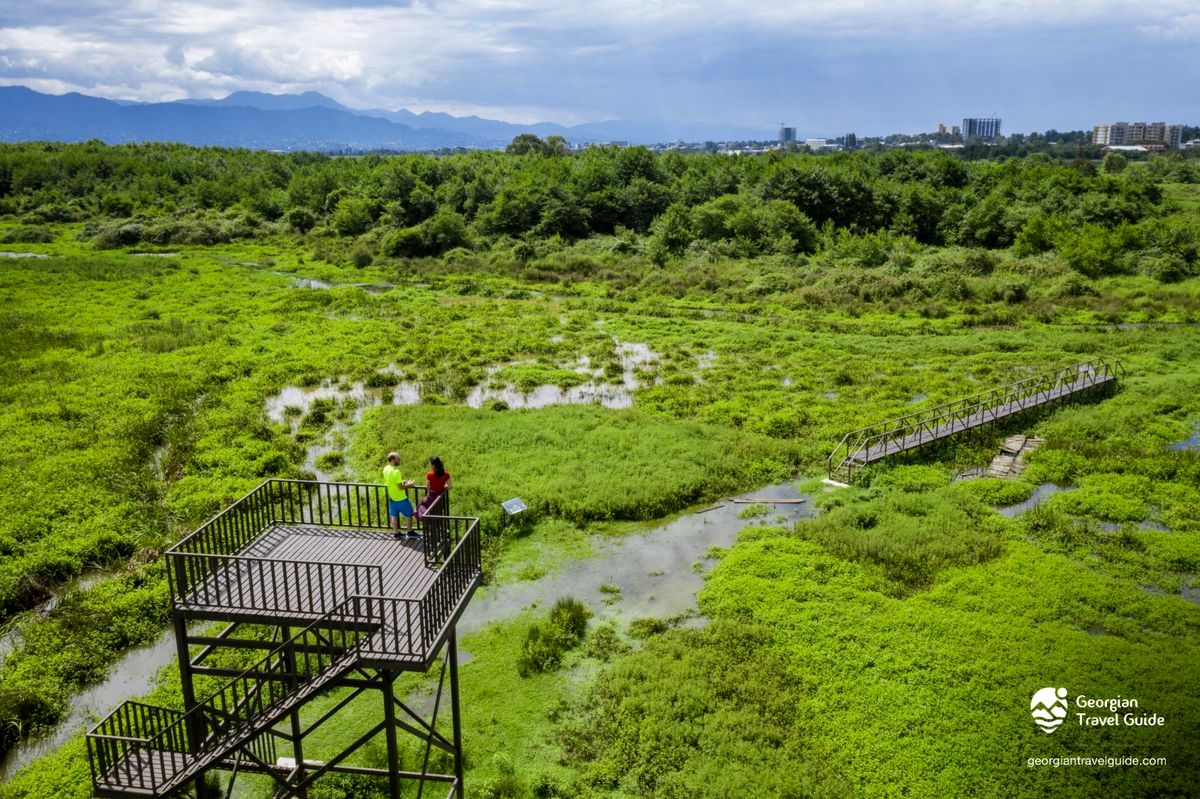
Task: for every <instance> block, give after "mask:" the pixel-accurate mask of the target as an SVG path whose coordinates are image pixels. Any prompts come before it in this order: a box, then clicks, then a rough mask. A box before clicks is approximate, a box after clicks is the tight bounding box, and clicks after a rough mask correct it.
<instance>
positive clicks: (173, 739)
mask: <svg viewBox="0 0 1200 799" xmlns="http://www.w3.org/2000/svg"><path fill="white" fill-rule="evenodd" d="M362 600H363V598H362V597H350V598H349V599H347V600H346V601H345V602H343V603H342V604H341V605H339V606H338V607H337V608H335V609H333V610H331V611H330V612H329V613H327V614H325V615H324V616H323V617H321V618H320V619H318V620H317V621H315V622H313V623H312V624H310V625H309V626H308V627H306V628H304V629H303V630H301V631H300V632H298V633H296V634H295V635H293V636H292V637H291V638H289V639H288V640H287V641H284V642H283V643H282V644H280V645H279V646H278V647H277V648H276V649H274V650H273V651H271V652H270V653H269V654H268V655H267V656H266V657H264V658H263V659H262V660H260V661H259V662H257V663H256V664H254V665H253V666H251V667H250V668H249V669H247V670H246V671H245V672H243V673H242V674H241V675H240V676H238V677H235V678H234V679H232V680H230V681H229V682H228V683H226V684H225V685H223V686H222V687H221V688H219V689H218V690H217V691H215V692H213V693H212V694H210V695H209V696H208V697H207V698H205V699H203V700H201V701H200V703H199V704H198V705H197V706H196V707H194V708H193V709H192V710H191V711H189V712H187V713H182V712H179V711H174V710H168V709H166V708H160V707H155V706H153V705H146V704H143V703H140V702H132V701H130V702H126V703H125V704H124V705H122V706H121V707H119V708H117V709H116V710H115V711H114V712H113V713H112V714H110V715H109V716H108V717H107V718H106V719H104V720H103V721H102V722H100V724H99V725H97V726H96V727H95V729H94V730H93V731H92V732H90V733H88V736H87V744H88V754H89V756H90V760H91V762H92V768H93V775H92V776H93V782H94V784H95V788H96V793H97V794H100V795H104V796H150V797H160V796H169V795H171V793H172V792H174V791H176V790H178V789H179V788H180V787H182V786H183V785H185V784H187V783H188V782H189V781H191V780H193V779H195V778H196V777H197V776H198V775H199V774H200V773H201V772H202V771H204V770H205V769H206V768H209V767H211V766H213V765H216V764H219V763H221V762H222V761H224V760H225V759H227V758H228V757H229V756H230V755H232V754H234V753H237V754H238V755H239V756H240V757H243V758H246V759H248V760H251V761H259V763H260V764H261V765H268V764H267V763H265V762H264V761H265V760H266V759H267V758H270V760H272V761H273V760H274V752H273V746H272V744H271V739H270V736H269V735H264V733H266V732H268V731H269V730H270V728H271V727H272V726H273V725H274V724H276V723H277V722H279V721H280V720H281V719H283V718H284V716H286V715H287V714H288V713H289V712H291V711H292V710H293V709H294V708H296V707H298V706H299V705H301V704H303V703H304V702H305V701H306V700H307V699H308V698H309V697H311V696H312V695H314V694H315V693H317V692H319V691H320V690H321V689H322V688H323V687H325V686H326V685H327V684H329V683H330V682H331V681H333V680H335V679H336V678H338V677H339V676H341V675H342V674H344V673H346V672H347V671H349V670H350V669H352V668H354V667H355V665H356V664H357V662H358V661H359V651H360V649H362V648H364V647H365V646H366V645H367V644H368V642H369V641H371V639H372V638H373V637H375V636H378V635H380V634H381V633H384V632H385V626H384V624H383V621H382V620H380V619H372V618H366V617H361V616H358V615H356V614H357V612H358V611H361V610H362V609H363V608H364V607H372V606H373V603H369V602H368V603H364V602H363V601H362ZM260 736H261V737H260Z"/></svg>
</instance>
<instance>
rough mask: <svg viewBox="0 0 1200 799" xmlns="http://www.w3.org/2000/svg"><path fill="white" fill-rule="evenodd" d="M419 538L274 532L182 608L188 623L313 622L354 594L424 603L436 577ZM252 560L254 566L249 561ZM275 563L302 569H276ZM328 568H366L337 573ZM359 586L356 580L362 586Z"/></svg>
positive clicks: (312, 528) (280, 528)
mask: <svg viewBox="0 0 1200 799" xmlns="http://www.w3.org/2000/svg"><path fill="white" fill-rule="evenodd" d="M422 546H423V542H422V540H421V539H420V538H402V539H398V540H397V539H394V538H392V534H391V532H390V531H375V530H353V529H338V528H330V527H322V526H319V525H310V524H304V525H296V524H273V525H271V526H270V527H269V528H267V530H266V531H265V532H264V533H263V534H262V535H261V536H260V537H259V538H257V539H255V540H254V541H253V543H251V544H250V546H248V547H246V548H245V549H243V550H241V551H240V552H239V553H238V555H237V556H236V557H235V558H229V559H227V563H226V565H225V567H224V568H222V569H220V570H218V571H217V572H216V573H215V574H213V575H212V576H210V577H208V579H206V580H204V581H203V582H202V583H199V584H197V585H195V586H194V587H193V589H192V590H190V591H188V592H187V594H185V595H184V596H182V597H179V598H178V599H177V600H176V607H175V610H176V612H177V613H181V614H183V615H185V616H187V617H189V618H213V619H234V618H238V619H242V620H246V616H248V615H250V616H255V615H266V616H270V617H271V618H272V619H276V620H277V619H278V618H279V617H280V616H281V615H286V616H288V617H289V618H292V619H294V620H295V621H296V622H303V621H311V620H312V619H315V618H317V617H318V616H320V615H321V614H322V613H324V612H325V611H327V610H329V609H330V608H333V607H336V606H337V604H338V603H339V602H341V601H342V600H343V599H345V598H346V597H347V596H350V595H353V594H371V595H375V596H386V597H395V598H398V599H419V598H420V597H421V596H423V595H424V593H425V592H426V591H427V590H428V589H429V586H430V585H431V584H432V583H433V580H434V578H435V577H436V576H437V573H438V569H437V567H430V566H427V565H426V563H425V557H424V551H423V548H422ZM251 558H252V559H253V560H250V559H251ZM272 562H288V563H289V564H291V563H295V564H299V565H297V566H295V567H288V568H283V567H279V568H275V567H273V566H272ZM320 564H325V565H328V566H347V567H361V569H367V570H369V571H370V572H372V573H376V574H377V575H378V580H377V581H376V580H371V579H370V578H369V577H367V576H366V575H364V574H363V572H362V571H361V570H360V569H346V570H336V571H330V570H327V569H321V568H319V565H320ZM356 577H357V578H358V579H357V580H356V579H355V578H356Z"/></svg>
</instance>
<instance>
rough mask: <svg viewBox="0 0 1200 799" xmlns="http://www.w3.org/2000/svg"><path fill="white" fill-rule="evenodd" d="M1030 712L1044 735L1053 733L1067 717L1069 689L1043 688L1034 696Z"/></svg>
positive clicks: (1030, 704)
mask: <svg viewBox="0 0 1200 799" xmlns="http://www.w3.org/2000/svg"><path fill="white" fill-rule="evenodd" d="M1029 712H1030V714H1031V715H1032V716H1033V720H1034V721H1035V722H1037V725H1038V726H1039V727H1041V728H1042V732H1044V733H1047V734H1049V733H1052V732H1054V731H1055V730H1057V729H1058V727H1059V725H1060V724H1062V723H1063V719H1065V718H1066V717H1067V689H1066V688H1043V689H1041V690H1040V691H1038V692H1037V693H1035V694H1034V695H1033V699H1032V700H1030V702H1029Z"/></svg>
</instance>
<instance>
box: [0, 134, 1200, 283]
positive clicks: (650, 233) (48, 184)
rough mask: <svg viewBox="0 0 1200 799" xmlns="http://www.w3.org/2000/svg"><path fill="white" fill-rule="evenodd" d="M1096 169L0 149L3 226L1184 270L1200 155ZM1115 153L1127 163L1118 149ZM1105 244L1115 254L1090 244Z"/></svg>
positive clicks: (420, 245) (143, 235)
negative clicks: (962, 249)
mask: <svg viewBox="0 0 1200 799" xmlns="http://www.w3.org/2000/svg"><path fill="white" fill-rule="evenodd" d="M1108 166H1109V164H1108V163H1107V162H1106V163H1105V164H1104V165H1102V166H1101V168H1099V169H1098V168H1097V165H1096V164H1095V163H1094V162H1093V161H1091V160H1087V159H1082V158H1074V159H1069V160H1068V159H1058V158H1054V157H1051V156H1050V155H1048V154H1046V153H1034V154H1031V155H1027V156H1024V157H1020V158H1008V159H1003V160H988V161H971V160H969V159H964V158H963V157H961V156H959V155H955V154H951V153H946V152H942V151H917V152H912V151H907V150H902V149H894V150H889V151H886V152H882V153H867V152H852V153H838V154H835V155H822V156H816V155H810V154H804V153H783V152H780V153H773V154H768V155H763V156H727V155H720V154H711V153H692V154H681V153H667V154H661V155H659V154H655V153H653V152H651V151H650V150H648V149H646V148H643V147H628V148H617V147H595V148H589V149H587V150H584V151H582V152H579V153H571V152H569V151H568V150H567V148H566V147H565V146H563V143H562V142H560V141H554V140H553V139H551V140H545V141H543V140H541V139H538V138H537V137H535V136H523V137H518V139H517V140H514V142H513V144H512V145H510V147H509V148H508V151H507V152H503V153H500V152H482V151H481V152H470V153H462V154H455V155H449V156H430V155H396V156H384V155H369V156H362V157H335V156H327V155H320V154H313V153H268V152H261V151H249V150H230V149H221V148H193V147H186V146H182V145H172V144H138V145H123V146H106V145H104V144H101V143H98V142H88V143H82V144H53V143H50V144H48V143H29V144H11V145H3V146H0V214H7V215H10V216H12V217H16V218H17V219H18V220H19V221H20V222H21V224H22V226H21V227H16V228H13V229H10V230H9V231H8V232H7V233H6V234H5V235H6V236H7V237H8V239H9V240H10V241H12V240H17V241H19V240H26V241H38V240H43V239H44V238H45V237H46V236H47V235H49V234H48V233H47V231H46V228H45V226H46V225H52V224H54V223H62V222H85V223H86V225H85V229H84V233H83V236H84V237H85V238H90V239H91V240H93V241H94V242H95V243H96V244H97V245H98V246H100V247H121V246H136V245H146V244H149V245H171V244H209V243H217V242H222V241H228V240H231V239H237V238H256V237H263V236H269V235H278V234H288V235H298V236H306V237H314V238H317V239H332V240H354V241H356V242H361V243H362V244H363V246H364V247H365V248H367V249H366V251H367V252H369V253H370V255H371V256H372V257H374V256H376V255H379V256H383V257H391V258H416V257H434V256H441V255H443V254H445V253H447V252H449V251H451V250H454V249H456V248H468V249H471V250H477V251H478V250H489V249H493V250H494V249H502V250H507V251H512V252H515V253H517V254H518V255H519V254H520V253H521V252H522V244H523V243H528V242H536V241H538V240H561V241H564V242H570V241H574V240H579V239H585V238H589V237H595V236H612V235H618V236H626V237H631V238H633V239H634V240H636V241H638V242H640V243H641V247H642V249H641V251H642V252H644V253H645V254H646V255H647V256H648V257H650V258H651V259H652V260H655V261H657V262H660V263H662V262H665V261H667V260H669V259H673V258H679V257H686V256H687V255H688V254H689V253H695V252H707V253H715V254H718V255H721V256H726V257H746V258H753V257H757V256H762V255H778V254H782V255H795V254H803V253H810V252H813V251H815V250H817V249H819V248H821V247H822V246H825V245H827V244H828V243H829V242H833V241H836V240H838V239H839V237H842V238H844V237H845V236H846V235H849V236H873V235H875V236H877V235H880V234H886V235H888V236H892V237H897V238H902V239H905V240H910V241H911V242H913V243H915V244H916V245H932V246H937V245H958V246H966V247H983V248H989V249H1000V248H1010V247H1014V248H1016V249H1017V251H1018V252H1022V253H1039V252H1046V251H1049V250H1055V251H1057V252H1059V253H1060V254H1062V255H1063V256H1064V257H1065V258H1067V260H1068V261H1071V262H1072V263H1073V264H1075V265H1077V266H1078V267H1079V269H1080V271H1083V272H1085V273H1090V274H1103V273H1107V272H1111V271H1114V270H1116V271H1120V270H1121V269H1123V268H1125V266H1122V264H1121V263H1118V262H1117V261H1120V258H1119V256H1120V255H1121V254H1122V253H1128V252H1142V251H1148V252H1150V253H1151V255H1161V256H1170V258H1171V259H1172V262H1171V266H1170V268H1165V269H1164V271H1165V272H1170V273H1172V274H1177V275H1178V276H1182V275H1186V274H1190V273H1191V272H1192V271H1193V270H1194V268H1195V266H1196V263H1195V262H1196V247H1197V240H1198V238H1200V234H1198V233H1197V231H1196V223H1195V221H1194V219H1191V218H1186V217H1182V216H1179V215H1174V216H1173V215H1171V214H1169V213H1168V212H1167V211H1166V210H1164V206H1163V204H1162V199H1163V195H1162V188H1161V187H1162V185H1163V184H1164V183H1183V184H1189V183H1197V182H1200V168H1198V167H1197V161H1196V160H1195V159H1193V158H1188V157H1187V156H1186V155H1185V154H1183V153H1172V154H1167V155H1162V156H1156V157H1154V158H1152V159H1151V160H1149V161H1148V162H1146V163H1140V164H1136V165H1130V166H1131V167H1134V166H1136V168H1129V169H1119V168H1118V165H1116V162H1114V165H1113V166H1112V168H1106V167H1108ZM1119 166H1124V164H1123V163H1122V164H1120V165H1119ZM1114 248H1116V250H1117V257H1116V259H1115V260H1114V258H1112V257H1105V258H1100V259H1099V260H1097V259H1096V258H1095V257H1094V256H1095V255H1096V254H1097V253H1099V252H1101V251H1104V250H1113V249H1114Z"/></svg>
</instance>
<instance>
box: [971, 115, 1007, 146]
mask: <svg viewBox="0 0 1200 799" xmlns="http://www.w3.org/2000/svg"><path fill="white" fill-rule="evenodd" d="M999 136H1000V119H999V118H998V117H996V118H992V117H964V118H963V121H962V138H963V141H964V142H966V141H970V140H971V139H975V138H979V139H983V140H984V141H994V140H995V139H997V138H999Z"/></svg>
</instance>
